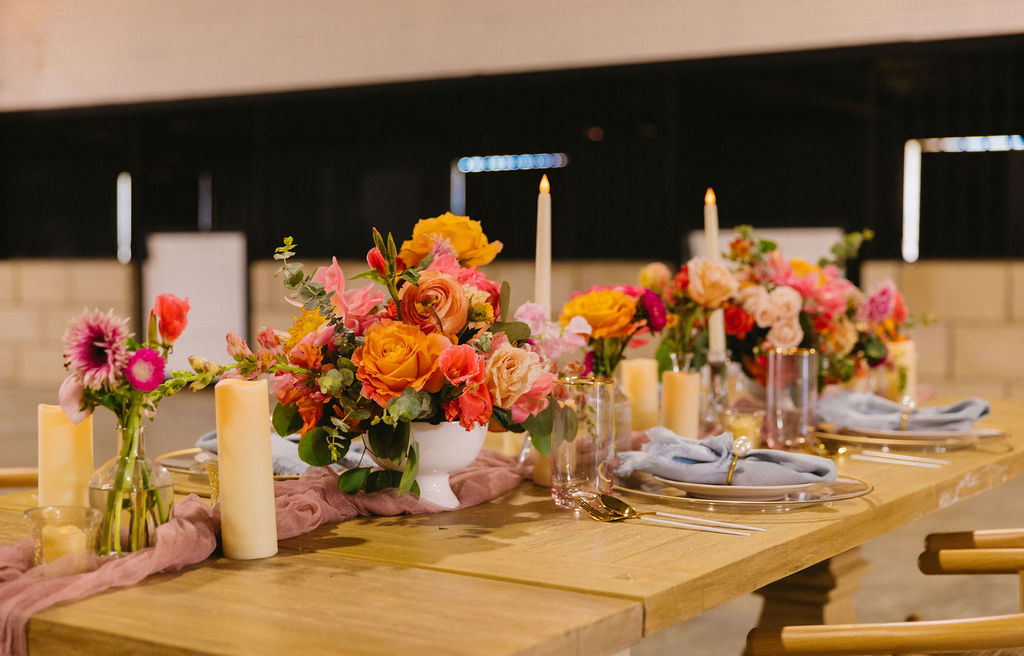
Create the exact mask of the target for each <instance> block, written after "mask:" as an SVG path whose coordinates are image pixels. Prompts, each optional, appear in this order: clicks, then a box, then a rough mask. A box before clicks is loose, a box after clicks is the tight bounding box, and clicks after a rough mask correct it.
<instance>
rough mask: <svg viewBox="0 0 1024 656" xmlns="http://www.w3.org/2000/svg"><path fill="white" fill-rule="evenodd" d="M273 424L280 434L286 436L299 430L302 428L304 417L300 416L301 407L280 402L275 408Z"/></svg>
mask: <svg viewBox="0 0 1024 656" xmlns="http://www.w3.org/2000/svg"><path fill="white" fill-rule="evenodd" d="M271 424H273V426H274V431H276V432H277V434H278V435H280V436H281V437H285V436H287V435H291V434H293V433H298V432H299V429H301V428H302V417H300V416H299V409H298V408H296V407H295V406H293V405H284V404H281V403H278V404H277V407H275V408H274V415H273V418H272V419H271Z"/></svg>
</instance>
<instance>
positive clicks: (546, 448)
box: [530, 433, 551, 456]
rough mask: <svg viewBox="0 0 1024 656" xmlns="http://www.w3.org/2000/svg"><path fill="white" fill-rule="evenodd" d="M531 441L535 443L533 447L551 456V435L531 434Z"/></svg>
mask: <svg viewBox="0 0 1024 656" xmlns="http://www.w3.org/2000/svg"><path fill="white" fill-rule="evenodd" d="M530 441H531V442H533V447H534V448H535V449H537V450H538V451H540V452H541V453H542V454H544V455H546V456H550V455H551V436H550V435H543V436H542V435H534V434H533V433H530Z"/></svg>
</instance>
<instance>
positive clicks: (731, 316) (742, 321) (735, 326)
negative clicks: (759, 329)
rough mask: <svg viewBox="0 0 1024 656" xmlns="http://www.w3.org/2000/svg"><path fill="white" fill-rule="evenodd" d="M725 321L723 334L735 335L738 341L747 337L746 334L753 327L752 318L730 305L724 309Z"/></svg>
mask: <svg viewBox="0 0 1024 656" xmlns="http://www.w3.org/2000/svg"><path fill="white" fill-rule="evenodd" d="M723 318H724V319H725V332H726V334H729V335H735V336H736V337H739V338H740V339H743V338H744V337H746V336H747V333H749V332H750V331H751V329H752V328H753V327H754V317H752V316H750V315H749V314H747V313H746V312H744V311H743V308H741V307H740V306H738V305H730V306H728V307H727V308H725V313H724V315H723Z"/></svg>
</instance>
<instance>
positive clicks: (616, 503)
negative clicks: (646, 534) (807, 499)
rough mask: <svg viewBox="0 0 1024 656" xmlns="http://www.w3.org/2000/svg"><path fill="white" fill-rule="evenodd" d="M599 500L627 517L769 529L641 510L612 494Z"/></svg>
mask: <svg viewBox="0 0 1024 656" xmlns="http://www.w3.org/2000/svg"><path fill="white" fill-rule="evenodd" d="M598 500H599V501H600V502H601V505H602V506H604V507H605V508H606V509H608V510H609V511H611V512H613V513H615V514H617V515H621V516H623V517H625V518H626V519H644V518H645V517H646V516H648V515H656V516H658V517H671V518H672V519H682V520H686V521H690V522H700V523H701V524H706V525H707V526H701V527H699V528H710V527H711V526H722V527H725V528H738V529H742V530H744V531H766V530H767V529H764V528H761V527H758V526H745V525H743V524H733V523H731V522H719V521H715V520H712V519H704V518H703V517H690V516H688V515H677V514H675V513H666V512H640V511H639V510H637V509H636V508H634V507H633V506H631V505H629V504H628V503H626V502H625V501H623V500H622V499H620V498H618V497H613V496H612V495H610V494H602V495H600V496H598Z"/></svg>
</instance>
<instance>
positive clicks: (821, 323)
mask: <svg viewBox="0 0 1024 656" xmlns="http://www.w3.org/2000/svg"><path fill="white" fill-rule="evenodd" d="M831 325H832V322H831V321H829V319H828V316H826V315H824V314H817V315H815V316H814V332H816V333H820V332H824V331H825V329H826V328H828V327H829V326H831Z"/></svg>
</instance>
